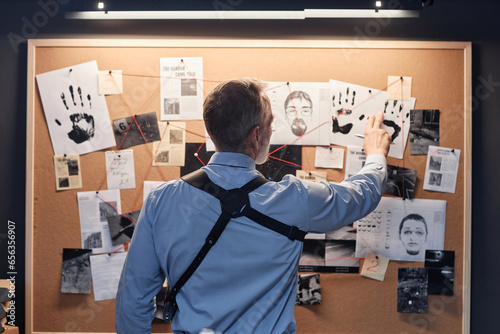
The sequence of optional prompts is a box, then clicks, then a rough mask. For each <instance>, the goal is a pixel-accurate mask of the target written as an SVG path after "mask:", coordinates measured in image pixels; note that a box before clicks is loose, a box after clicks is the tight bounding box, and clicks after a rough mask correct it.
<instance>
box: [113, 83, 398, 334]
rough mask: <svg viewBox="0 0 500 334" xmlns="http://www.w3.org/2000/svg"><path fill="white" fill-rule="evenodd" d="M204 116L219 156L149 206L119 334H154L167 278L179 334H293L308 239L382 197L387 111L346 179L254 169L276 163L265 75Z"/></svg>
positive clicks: (225, 88)
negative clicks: (267, 174) (275, 178)
mask: <svg viewBox="0 0 500 334" xmlns="http://www.w3.org/2000/svg"><path fill="white" fill-rule="evenodd" d="M203 118H204V121H205V126H206V129H207V132H208V133H209V135H210V137H211V139H212V140H213V142H214V144H215V147H216V153H215V154H214V155H213V156H212V158H211V159H210V162H209V163H208V164H207V165H206V166H205V167H203V168H202V169H201V170H199V171H196V172H194V173H191V174H190V175H188V176H185V177H183V178H182V179H178V180H174V181H169V182H167V183H165V184H163V185H161V186H159V187H158V188H156V189H154V190H153V191H152V192H151V194H150V195H149V196H148V198H147V199H146V201H145V202H144V205H143V208H142V211H141V214H140V217H139V220H138V224H137V227H136V230H135V232H134V236H133V239H132V243H131V245H130V248H129V250H128V256H127V260H126V263H125V266H124V268H123V272H122V276H121V279H120V285H119V288H118V294H117V299H116V329H117V332H118V333H133V334H139V333H150V331H151V321H152V319H153V313H154V303H153V298H154V297H155V295H156V294H157V292H158V291H159V289H160V288H161V286H162V283H163V281H164V279H165V277H166V278H167V281H168V282H169V286H171V287H173V289H172V292H173V297H172V298H170V299H169V300H170V301H172V302H173V304H174V306H175V309H176V310H177V312H175V313H169V317H170V316H173V315H174V314H175V316H174V317H173V320H172V330H173V332H174V333H199V332H200V330H201V329H203V328H210V329H213V330H215V331H218V332H223V333H225V334H230V333H295V331H296V325H295V319H294V305H295V298H296V293H297V273H298V264H299V259H300V257H301V253H302V240H303V238H304V235H305V234H306V233H307V232H313V233H324V232H328V231H332V230H335V229H338V228H340V227H342V226H345V225H347V224H350V223H352V222H354V221H356V220H358V219H360V218H362V217H363V216H365V215H367V214H368V213H370V212H371V211H372V210H373V209H374V208H375V207H376V206H377V204H378V202H379V201H380V198H381V196H382V193H383V190H384V188H385V182H386V156H387V153H388V150H389V142H390V136H389V135H388V134H387V132H386V131H385V130H382V129H381V128H380V126H381V124H382V121H383V113H379V114H378V115H377V116H376V117H375V116H374V115H372V116H370V117H369V118H368V121H367V125H366V131H365V140H364V149H365V153H366V155H367V159H366V164H365V166H364V167H363V168H362V169H361V171H360V172H359V173H358V174H357V175H355V176H353V177H351V178H349V179H347V180H345V181H344V182H342V183H340V184H332V183H328V182H321V183H314V182H310V181H305V180H300V179H298V178H296V177H295V176H292V175H286V176H285V177H284V178H283V179H282V180H281V181H280V182H272V181H268V182H266V180H265V179H264V180H263V177H262V175H261V174H260V173H259V172H258V171H257V170H256V169H255V165H256V164H261V163H264V162H265V161H266V159H267V154H268V152H269V142H270V138H271V133H272V131H271V123H272V121H273V115H272V112H271V104H270V101H269V99H268V97H267V96H266V94H265V84H264V83H263V82H261V81H260V80H257V79H250V78H246V79H235V80H228V81H225V82H223V83H221V84H219V85H218V86H217V87H216V88H214V89H213V90H212V91H211V92H210V93H209V94H208V96H207V97H206V99H205V103H204V105H203ZM195 174H196V175H195ZM197 177H201V178H202V179H203V180H204V181H203V182H202V183H197V182H195V181H193V179H196V178H197ZM197 180H198V179H197ZM255 180H258V182H257V184H255ZM200 184H201V185H200ZM220 193H222V194H224V195H223V196H219V195H218V194H220ZM223 220H224V221H225V224H227V225H225V226H223V227H222V229H219V231H218V233H215V232H214V230H217V229H218V228H217V227H218V226H219V224H220V222H221V221H223ZM216 232H217V231H216ZM214 234H217V235H216V236H215V237H214ZM207 236H208V237H207ZM215 243H216V244H215ZM214 244H215V245H214ZM212 246H213V248H210V247H212ZM207 247H208V249H209V250H210V251H209V252H208V251H203V249H205V248H207ZM201 261H202V262H201ZM186 269H188V270H186ZM186 277H187V279H186ZM179 282H181V283H179ZM184 283H185V284H184ZM179 286H180V287H182V289H181V288H180V287H179ZM170 319H171V317H170Z"/></svg>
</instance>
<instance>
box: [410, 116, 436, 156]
mask: <svg viewBox="0 0 500 334" xmlns="http://www.w3.org/2000/svg"><path fill="white" fill-rule="evenodd" d="M430 145H433V146H439V110H426V109H424V110H422V109H419V110H410V154H411V155H426V154H427V152H428V150H429V146H430Z"/></svg>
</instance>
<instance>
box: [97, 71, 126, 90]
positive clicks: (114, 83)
mask: <svg viewBox="0 0 500 334" xmlns="http://www.w3.org/2000/svg"><path fill="white" fill-rule="evenodd" d="M122 78H123V76H122V71H121V70H114V71H99V94H100V95H111V94H123V79H122Z"/></svg>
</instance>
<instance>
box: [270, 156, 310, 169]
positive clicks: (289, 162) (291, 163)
mask: <svg viewBox="0 0 500 334" xmlns="http://www.w3.org/2000/svg"><path fill="white" fill-rule="evenodd" d="M269 158H271V159H276V160H279V161H281V162H285V163H287V164H290V165H294V166H297V167H300V168H302V166H301V165H298V164H296V163H293V162H291V161H286V160H283V159H280V158H276V157H273V156H271V155H270V156H269Z"/></svg>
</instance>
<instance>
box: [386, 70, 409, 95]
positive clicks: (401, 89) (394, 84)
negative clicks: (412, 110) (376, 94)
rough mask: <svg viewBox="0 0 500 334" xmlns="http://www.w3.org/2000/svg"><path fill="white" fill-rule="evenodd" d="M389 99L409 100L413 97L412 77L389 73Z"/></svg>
mask: <svg viewBox="0 0 500 334" xmlns="http://www.w3.org/2000/svg"><path fill="white" fill-rule="evenodd" d="M401 78H403V80H401ZM387 99H388V100H398V101H401V100H402V101H409V100H410V99H411V77H401V76H392V75H389V77H388V78H387Z"/></svg>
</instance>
